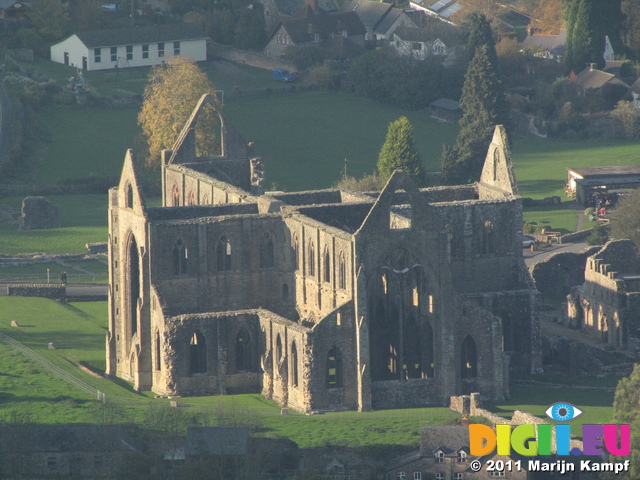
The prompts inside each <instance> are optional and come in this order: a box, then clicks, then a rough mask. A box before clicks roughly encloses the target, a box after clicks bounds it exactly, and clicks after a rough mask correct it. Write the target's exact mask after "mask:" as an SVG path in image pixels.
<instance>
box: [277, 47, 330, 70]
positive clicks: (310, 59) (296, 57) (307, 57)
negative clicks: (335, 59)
mask: <svg viewBox="0 0 640 480" xmlns="http://www.w3.org/2000/svg"><path fill="white" fill-rule="evenodd" d="M283 57H284V59H285V60H287V61H289V62H291V63H293V64H294V65H295V66H296V68H297V69H298V70H307V69H308V68H311V67H315V66H316V65H320V64H321V63H322V62H324V59H325V58H326V57H327V54H326V53H325V52H324V50H322V49H321V48H318V47H311V46H302V47H298V46H293V45H292V46H290V47H287V48H286V50H285V52H284V55H283Z"/></svg>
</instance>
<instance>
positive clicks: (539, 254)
mask: <svg viewBox="0 0 640 480" xmlns="http://www.w3.org/2000/svg"><path fill="white" fill-rule="evenodd" d="M587 247H588V245H587V244H586V243H585V242H578V243H564V244H561V245H557V244H553V246H552V247H546V248H544V249H541V250H536V251H535V252H532V251H530V250H529V249H528V248H527V249H525V248H523V249H522V256H523V257H524V263H526V265H527V267H530V266H531V265H533V264H534V263H537V262H541V261H542V260H544V259H546V258H547V257H550V256H551V255H553V254H555V253H563V252H571V253H579V252H581V251H583V250H584V249H585V248H587Z"/></svg>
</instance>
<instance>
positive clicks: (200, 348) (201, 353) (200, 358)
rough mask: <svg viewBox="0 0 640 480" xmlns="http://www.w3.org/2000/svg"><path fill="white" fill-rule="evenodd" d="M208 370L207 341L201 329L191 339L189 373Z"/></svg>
mask: <svg viewBox="0 0 640 480" xmlns="http://www.w3.org/2000/svg"><path fill="white" fill-rule="evenodd" d="M206 372H207V341H206V339H205V337H204V335H203V334H202V332H200V331H199V330H196V331H195V332H193V335H191V338H190V339H189V374H190V375H193V374H196V373H206Z"/></svg>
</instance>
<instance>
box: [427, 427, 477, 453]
mask: <svg viewBox="0 0 640 480" xmlns="http://www.w3.org/2000/svg"><path fill="white" fill-rule="evenodd" d="M468 446H469V427H468V426H465V425H425V426H423V427H422V437H421V439H420V452H421V453H422V454H423V455H432V454H433V453H434V452H435V451H436V450H438V449H443V451H444V449H445V448H446V449H447V450H450V451H451V452H455V451H457V450H458V449H460V448H462V447H467V448H468Z"/></svg>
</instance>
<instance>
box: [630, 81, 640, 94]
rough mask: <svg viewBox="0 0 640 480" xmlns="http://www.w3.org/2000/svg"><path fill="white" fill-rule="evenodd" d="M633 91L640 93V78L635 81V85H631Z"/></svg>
mask: <svg viewBox="0 0 640 480" xmlns="http://www.w3.org/2000/svg"><path fill="white" fill-rule="evenodd" d="M631 91H632V92H633V93H637V94H639V95H640V78H639V79H638V80H636V81H635V82H633V85H631Z"/></svg>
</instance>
